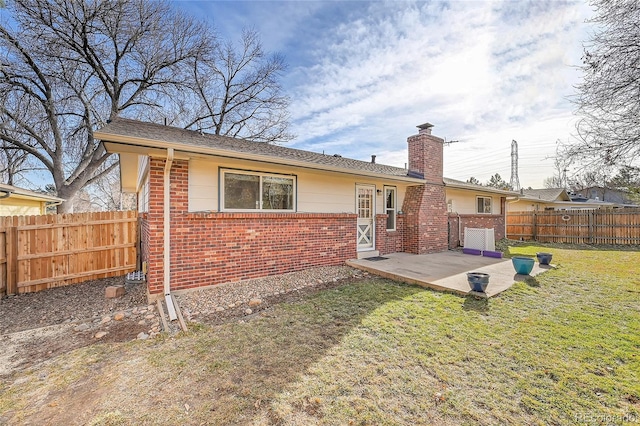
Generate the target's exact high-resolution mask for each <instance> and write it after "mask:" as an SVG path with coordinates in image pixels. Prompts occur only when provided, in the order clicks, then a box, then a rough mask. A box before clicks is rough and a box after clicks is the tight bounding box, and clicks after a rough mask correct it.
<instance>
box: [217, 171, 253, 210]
mask: <svg viewBox="0 0 640 426" xmlns="http://www.w3.org/2000/svg"><path fill="white" fill-rule="evenodd" d="M259 193H260V176H252V175H244V174H236V173H225V175H224V208H225V209H258V208H260V205H259V202H260V201H259V200H260V199H259V197H258V194H259Z"/></svg>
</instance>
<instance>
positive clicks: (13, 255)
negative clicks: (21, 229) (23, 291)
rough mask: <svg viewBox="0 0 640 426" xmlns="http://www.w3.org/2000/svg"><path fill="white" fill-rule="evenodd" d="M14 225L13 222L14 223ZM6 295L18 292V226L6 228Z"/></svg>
mask: <svg viewBox="0 0 640 426" xmlns="http://www.w3.org/2000/svg"><path fill="white" fill-rule="evenodd" d="M14 225H15V223H14ZM6 238H7V247H6V252H7V295H14V294H17V293H18V282H17V281H18V228H17V227H16V226H12V227H10V228H7V237H6Z"/></svg>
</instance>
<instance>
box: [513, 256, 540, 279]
mask: <svg viewBox="0 0 640 426" xmlns="http://www.w3.org/2000/svg"><path fill="white" fill-rule="evenodd" d="M511 263H513V268H514V269H515V270H516V274H521V275H529V274H530V273H531V271H532V270H533V264H534V263H535V260H534V259H533V258H532V257H524V256H515V257H512V258H511Z"/></svg>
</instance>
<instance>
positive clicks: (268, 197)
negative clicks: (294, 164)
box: [262, 176, 293, 210]
mask: <svg viewBox="0 0 640 426" xmlns="http://www.w3.org/2000/svg"><path fill="white" fill-rule="evenodd" d="M262 208H263V209H265V210H293V179H290V178H282V177H272V176H264V177H263V178H262Z"/></svg>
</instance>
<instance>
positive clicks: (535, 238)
mask: <svg viewBox="0 0 640 426" xmlns="http://www.w3.org/2000/svg"><path fill="white" fill-rule="evenodd" d="M532 217H533V225H532V226H531V239H532V240H533V241H538V229H537V227H538V224H537V220H536V212H533V215H532Z"/></svg>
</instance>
